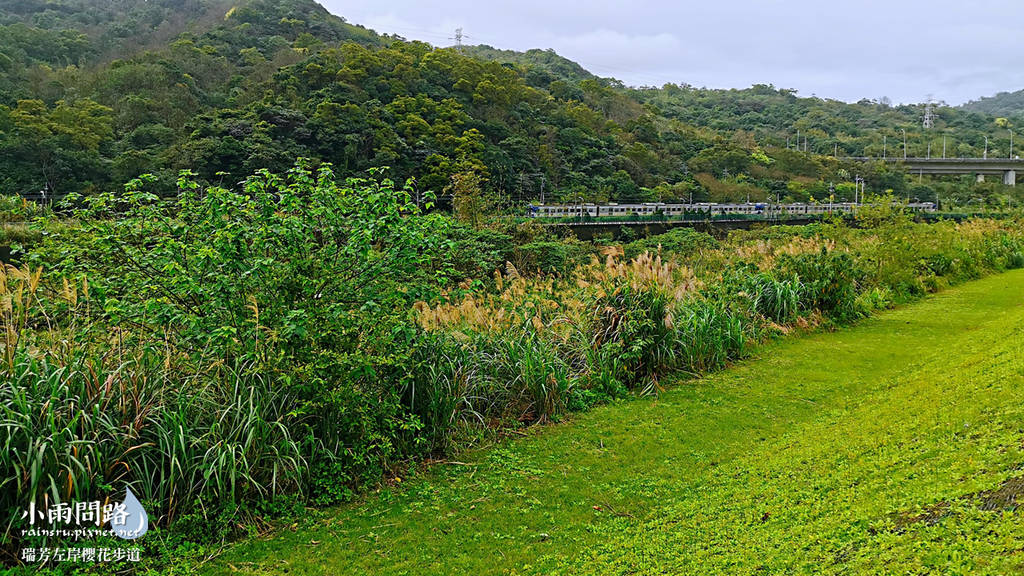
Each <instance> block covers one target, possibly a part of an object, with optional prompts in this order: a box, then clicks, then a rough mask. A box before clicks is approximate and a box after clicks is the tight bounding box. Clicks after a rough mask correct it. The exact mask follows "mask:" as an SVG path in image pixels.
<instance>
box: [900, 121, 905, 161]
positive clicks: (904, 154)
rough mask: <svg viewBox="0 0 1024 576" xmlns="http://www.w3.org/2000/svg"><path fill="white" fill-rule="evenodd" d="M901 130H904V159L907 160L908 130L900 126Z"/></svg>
mask: <svg viewBox="0 0 1024 576" xmlns="http://www.w3.org/2000/svg"><path fill="white" fill-rule="evenodd" d="M900 130H903V159H904V160H906V159H907V131H906V130H905V129H903V128H900Z"/></svg>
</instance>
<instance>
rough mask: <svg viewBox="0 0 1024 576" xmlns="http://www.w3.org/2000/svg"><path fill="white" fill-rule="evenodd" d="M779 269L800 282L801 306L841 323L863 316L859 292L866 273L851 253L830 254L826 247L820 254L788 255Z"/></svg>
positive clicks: (833, 252) (783, 258)
mask: <svg viewBox="0 0 1024 576" xmlns="http://www.w3.org/2000/svg"><path fill="white" fill-rule="evenodd" d="M779 269H780V270H781V271H782V272H783V273H784V274H786V275H789V276H791V277H793V276H795V277H796V278H799V279H800V282H801V283H802V285H803V288H802V289H801V290H800V293H801V295H802V298H801V302H800V304H801V307H802V308H803V309H804V310H819V311H821V312H822V313H824V314H826V315H828V316H830V317H832V318H834V319H836V320H839V321H841V322H848V321H851V320H854V319H856V318H857V317H858V316H860V312H859V309H858V307H857V293H858V283H859V280H860V279H861V278H863V277H864V272H863V271H862V270H861V269H859V268H858V267H857V265H856V263H855V262H854V260H853V257H852V256H850V255H849V254H848V253H846V252H836V251H832V252H830V251H829V250H828V249H827V248H824V247H823V248H822V249H821V251H820V252H818V253H812V254H800V255H798V256H791V255H784V256H783V257H782V258H781V259H780V261H779Z"/></svg>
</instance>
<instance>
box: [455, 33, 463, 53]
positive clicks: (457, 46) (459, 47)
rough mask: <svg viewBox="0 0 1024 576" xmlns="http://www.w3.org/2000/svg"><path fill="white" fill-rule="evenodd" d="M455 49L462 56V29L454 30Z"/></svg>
mask: <svg viewBox="0 0 1024 576" xmlns="http://www.w3.org/2000/svg"><path fill="white" fill-rule="evenodd" d="M455 49H456V50H458V51H459V54H462V28H458V29H456V30H455Z"/></svg>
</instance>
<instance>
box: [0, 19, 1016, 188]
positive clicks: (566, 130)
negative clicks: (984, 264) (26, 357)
mask: <svg viewBox="0 0 1024 576" xmlns="http://www.w3.org/2000/svg"><path fill="white" fill-rule="evenodd" d="M0 8H2V9H0V174H2V175H0V194H34V193H37V192H38V191H40V190H45V191H47V192H48V193H49V194H50V195H57V196H60V195H64V194H67V193H70V192H80V193H85V194H92V193H96V192H99V191H105V190H112V189H113V190H116V189H119V188H120V187H121V185H122V184H123V183H124V182H126V181H127V180H129V179H131V178H133V177H135V176H137V175H139V174H141V173H154V174H156V175H158V176H159V177H160V180H159V184H158V187H162V188H161V189H162V190H164V191H170V190H172V189H173V182H174V179H175V178H176V175H177V173H178V171H179V170H182V169H192V170H194V171H196V172H197V173H198V174H199V176H200V177H201V178H204V179H206V180H210V181H214V180H215V181H218V182H221V181H224V178H227V181H229V182H237V181H239V180H241V179H242V178H244V177H245V176H246V175H249V174H251V173H252V172H253V171H255V170H256V169H259V168H267V169H270V170H275V171H278V170H283V169H286V168H288V167H289V166H291V165H292V163H293V162H294V159H295V158H296V157H299V156H302V157H309V158H312V159H314V161H315V162H317V161H325V162H331V163H333V164H334V165H335V166H336V169H338V170H340V171H341V173H343V174H346V175H356V174H360V173H363V172H364V171H365V170H366V169H368V168H372V167H382V166H387V167H389V168H390V169H391V175H392V176H394V177H396V178H399V179H402V180H404V179H406V178H409V177H415V178H416V179H417V187H418V189H420V190H421V191H433V192H435V193H438V194H440V195H442V196H443V195H444V191H445V188H446V187H448V186H449V185H450V184H451V182H452V177H453V176H454V175H455V174H457V173H466V172H473V173H476V174H477V176H479V177H480V179H481V181H482V182H483V186H484V188H485V191H486V192H488V193H490V194H492V195H493V196H494V198H495V200H496V201H497V202H498V203H499V205H501V206H504V207H510V206H512V205H514V204H515V202H521V201H530V200H537V199H539V198H540V197H541V192H542V191H543V193H544V197H545V199H552V198H553V199H556V200H557V199H568V198H582V199H585V200H590V201H608V200H654V199H663V200H674V199H680V198H691V197H692V198H694V199H695V200H708V199H710V200H714V201H728V200H739V199H746V198H751V199H758V200H759V199H764V198H767V197H769V196H770V197H772V198H781V199H789V200H791V201H807V200H809V199H811V198H815V199H819V200H822V199H825V198H827V197H828V196H829V195H830V193H834V194H835V196H836V199H837V200H842V199H844V198H848V199H849V198H852V189H853V185H852V184H851V181H852V179H853V177H854V176H855V175H856V174H861V175H866V176H867V178H868V189H869V191H871V192H877V193H881V192H884V191H886V190H890V189H891V190H893V191H894V192H895V193H896V194H897V195H904V196H907V197H910V198H915V197H916V198H920V199H922V200H934V199H936V198H942V199H951V200H960V201H967V200H968V199H977V198H981V199H986V200H989V201H991V202H993V203H995V202H1001V201H1005V199H1006V198H1007V197H1008V195H1010V194H1011V193H1012V191H1011V190H1008V189H1003V188H1002V187H1001V186H1000V185H998V184H991V183H989V184H985V185H981V186H977V185H975V184H973V183H970V178H964V179H947V180H945V181H934V182H932V181H923V180H921V179H916V180H915V179H908V178H906V177H904V176H903V175H902V174H901V173H900V172H899V171H892V170H891V169H887V168H886V167H884V166H882V165H877V166H862V165H857V164H853V163H849V162H843V161H839V160H836V159H835V158H832V156H839V157H846V156H883V155H889V156H898V155H900V154H901V153H902V148H903V135H904V132H905V133H906V139H907V146H906V149H907V152H908V154H910V155H922V156H923V155H925V154H927V153H929V150H930V152H931V153H932V154H933V155H935V156H938V155H939V154H940V151H941V150H943V149H944V148H945V150H946V153H947V154H948V155H949V156H951V157H957V156H968V157H970V156H979V157H980V156H982V155H983V154H984V153H985V147H986V140H985V139H986V137H987V138H988V143H987V146H988V153H989V154H990V155H994V156H1000V155H1003V154H1008V153H1009V132H1008V130H1007V128H1012V127H1013V125H1014V122H1015V121H1016V120H1014V119H1009V120H1007V119H1006V118H1001V117H999V116H996V115H992V114H987V113H984V112H978V111H972V110H966V109H955V108H950V107H940V108H938V109H937V114H938V121H937V124H936V126H935V128H933V129H931V130H928V131H925V130H923V129H922V128H921V117H922V115H923V107H922V106H916V105H901V106H891V105H889V104H888V103H886V102H884V101H883V102H875V101H868V100H863V101H861V102H858V103H855V104H847V103H844V102H839V101H833V100H822V99H819V98H814V97H811V98H802V97H799V96H798V95H797V93H796V92H795V91H793V90H786V89H778V88H775V87H773V86H764V85H760V86H754V87H751V88H747V89H743V90H708V89H699V88H695V87H691V86H687V85H671V84H669V85H665V86H663V87H661V88H641V89H634V88H629V87H626V86H624V85H623V84H622V83H621V82H618V81H616V80H613V79H603V78H599V77H596V76H594V75H592V74H591V73H589V72H587V71H586V70H585V69H583V68H582V67H581V66H579V65H578V64H576V63H574V62H571V61H569V60H566V59H565V58H562V57H560V56H558V55H557V54H555V53H553V52H551V51H545V50H528V51H526V52H523V53H518V52H511V51H503V50H497V49H494V48H491V47H489V46H475V47H467V48H466V49H465V50H464V52H462V53H460V52H457V51H455V50H454V49H448V48H435V47H433V46H430V45H428V44H424V43H421V42H408V41H404V40H402V39H400V38H397V37H391V36H386V35H385V36H382V35H379V34H377V33H376V32H374V31H371V30H367V29H365V28H363V27H360V26H356V25H352V24H349V23H347V22H345V20H344V19H343V18H341V17H338V16H333V15H331V14H329V13H328V12H327V11H326V10H325V9H324V8H323V7H321V6H320V5H318V4H316V3H314V2H310V1H306V0H288V1H285V2H269V1H267V0H251V1H248V2H240V3H237V2H216V1H210V2H198V1H184V2H180V1H176V0H162V1H158V2H147V1H140V0H127V1H124V2H114V1H109V0H103V1H99V2H85V1H82V0H72V1H58V2H41V1H39V0H24V1H22V0H19V1H4V2H3V3H0ZM944 140H945V142H944ZM787 143H789V149H787ZM798 149H799V152H798V151H797V150H798ZM222 173H226V174H228V175H230V177H228V176H225V175H224V174H222Z"/></svg>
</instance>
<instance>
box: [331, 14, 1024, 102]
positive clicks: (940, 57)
mask: <svg viewBox="0 0 1024 576" xmlns="http://www.w3.org/2000/svg"><path fill="white" fill-rule="evenodd" d="M321 3H322V4H323V5H324V6H325V7H326V8H327V9H328V10H330V11H331V12H333V13H334V14H337V15H339V16H344V17H345V18H346V19H348V21H349V22H352V23H354V24H362V25H364V26H367V27H368V28H372V29H374V30H377V31H378V32H388V33H393V34H400V35H402V36H404V37H405V38H408V39H410V40H412V39H416V40H424V41H427V42H430V43H431V44H434V45H435V46H450V45H452V44H453V41H452V40H451V39H450V38H451V37H452V36H454V33H455V29H456V28H459V27H461V28H462V29H463V34H465V35H466V36H467V39H466V40H465V42H466V43H469V44H488V45H490V46H493V47H495V48H502V49H514V50H520V51H521V50H528V49H530V48H545V49H546V48H554V49H555V51H556V52H558V53H559V54H561V55H563V56H565V57H567V58H569V59H571V60H575V61H576V62H579V63H580V64H582V65H583V66H584V67H585V68H587V69H588V70H590V71H591V72H593V73H595V74H597V75H599V76H605V77H609V76H610V77H614V78H618V79H619V80H622V81H623V82H625V83H626V84H630V85H647V86H661V85H663V84H665V83H666V82H677V83H683V82H685V83H687V84H691V85H694V86H707V87H710V88H743V87H747V86H750V85H752V84H774V85H775V86H777V87H781V88H793V89H796V90H798V91H799V93H800V94H801V95H803V96H810V95H812V94H814V95H817V96H819V97H822V98H836V99H839V100H846V101H856V100H860V99H861V98H871V99H878V98H881V97H883V96H888V97H889V98H891V99H892V101H893V102H894V103H900V102H906V103H911V102H922V101H924V100H925V98H926V97H927V95H928V94H934V95H935V99H936V100H945V101H946V102H948V103H950V104H961V103H963V102H966V101H968V100H972V99H977V98H978V97H980V96H991V95H994V94H995V93H997V92H1001V91H1007V92H1013V91H1016V90H1020V89H1022V88H1024V65H1022V62H1024V19H1022V10H1021V8H1022V7H1024V6H1022V2H1021V0H928V1H924V0H858V1H856V2H851V1H844V2H841V3H840V2H835V1H834V0H717V1H715V0H702V1H700V2H696V1H692V0H682V1H676V2H667V1H654V0H631V1H628V2H624V1H610V0H518V1H516V2H508V1H504V2H481V1H479V0H440V1H433V2H431V1H423V0H385V1H364V0H359V1H346V0H321Z"/></svg>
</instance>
